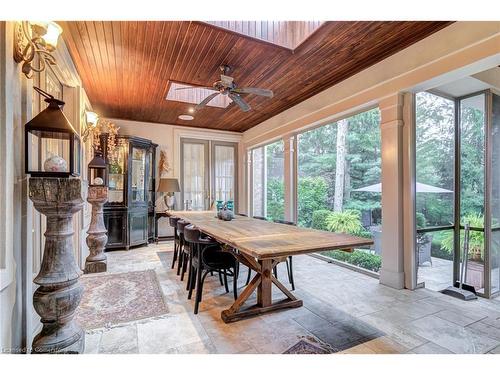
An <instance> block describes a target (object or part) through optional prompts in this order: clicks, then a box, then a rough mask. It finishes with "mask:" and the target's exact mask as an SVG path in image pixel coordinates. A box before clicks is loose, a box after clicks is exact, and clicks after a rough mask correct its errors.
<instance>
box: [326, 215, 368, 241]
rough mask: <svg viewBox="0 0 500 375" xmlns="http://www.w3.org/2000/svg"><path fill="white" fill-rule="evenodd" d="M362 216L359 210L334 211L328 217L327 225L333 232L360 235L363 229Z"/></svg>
mask: <svg viewBox="0 0 500 375" xmlns="http://www.w3.org/2000/svg"><path fill="white" fill-rule="evenodd" d="M360 216H361V215H360V212H359V211H357V210H345V211H340V212H332V213H331V214H330V215H329V216H328V217H327V218H326V225H327V228H328V230H329V231H331V232H339V233H347V234H354V235H359V234H360V233H361V232H362V231H363V226H362V225H361V219H360Z"/></svg>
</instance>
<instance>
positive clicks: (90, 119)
mask: <svg viewBox="0 0 500 375" xmlns="http://www.w3.org/2000/svg"><path fill="white" fill-rule="evenodd" d="M85 117H86V118H87V124H89V125H90V126H91V127H93V128H95V127H96V126H97V122H98V121H99V115H98V114H97V113H95V112H91V111H86V112H85Z"/></svg>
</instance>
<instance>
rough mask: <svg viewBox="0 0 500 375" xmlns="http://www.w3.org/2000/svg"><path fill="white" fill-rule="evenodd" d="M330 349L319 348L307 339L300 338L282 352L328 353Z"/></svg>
mask: <svg viewBox="0 0 500 375" xmlns="http://www.w3.org/2000/svg"><path fill="white" fill-rule="evenodd" d="M330 353H331V351H329V350H327V349H323V348H320V347H319V346H316V345H314V344H312V343H310V342H309V341H306V340H303V339H302V340H300V341H299V342H297V343H296V344H295V345H293V346H291V347H290V348H288V349H287V350H285V351H284V352H283V354H330Z"/></svg>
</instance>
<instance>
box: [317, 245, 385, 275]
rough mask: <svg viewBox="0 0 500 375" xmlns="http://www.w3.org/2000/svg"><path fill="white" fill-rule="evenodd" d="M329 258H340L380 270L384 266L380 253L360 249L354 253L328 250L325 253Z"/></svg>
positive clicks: (370, 268)
mask: <svg viewBox="0 0 500 375" xmlns="http://www.w3.org/2000/svg"><path fill="white" fill-rule="evenodd" d="M324 255H326V256H327V257H329V258H333V259H336V260H340V261H342V262H346V263H349V264H353V265H355V266H358V267H361V268H364V269H367V270H370V271H374V272H378V271H379V270H380V267H381V266H382V259H381V257H380V255H377V254H370V253H367V252H364V251H360V250H354V251H353V252H352V253H348V252H345V251H337V250H333V251H326V252H325V253H324Z"/></svg>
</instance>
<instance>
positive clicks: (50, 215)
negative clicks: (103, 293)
mask: <svg viewBox="0 0 500 375" xmlns="http://www.w3.org/2000/svg"><path fill="white" fill-rule="evenodd" d="M29 192H30V199H31V200H32V201H33V204H34V206H35V208H36V209H37V210H38V211H39V212H41V213H42V214H44V215H45V216H46V217H47V230H46V231H45V248H44V253H43V259H42V264H41V267H40V273H39V274H38V275H37V276H36V277H35V279H34V282H35V284H38V285H39V287H38V289H37V290H36V291H35V293H34V295H33V306H34V307H35V310H36V312H37V313H38V315H40V316H41V322H42V324H43V327H42V330H41V332H40V333H39V334H38V335H37V336H36V337H35V338H34V340H33V343H32V352H33V353H83V351H84V347H85V334H84V332H83V330H82V328H81V327H80V326H79V325H78V324H77V323H76V322H75V321H73V316H74V314H75V310H76V308H77V307H78V304H79V303H80V300H81V298H82V293H83V287H82V285H81V284H80V282H79V280H78V279H79V278H80V275H81V273H82V272H81V270H80V269H79V267H78V265H77V264H76V262H75V258H74V255H73V215H74V214H75V213H76V212H78V211H80V210H81V209H82V206H83V199H82V197H81V181H80V180H77V179H68V178H43V177H31V178H30V180H29Z"/></svg>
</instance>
